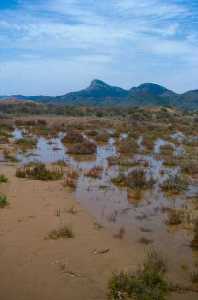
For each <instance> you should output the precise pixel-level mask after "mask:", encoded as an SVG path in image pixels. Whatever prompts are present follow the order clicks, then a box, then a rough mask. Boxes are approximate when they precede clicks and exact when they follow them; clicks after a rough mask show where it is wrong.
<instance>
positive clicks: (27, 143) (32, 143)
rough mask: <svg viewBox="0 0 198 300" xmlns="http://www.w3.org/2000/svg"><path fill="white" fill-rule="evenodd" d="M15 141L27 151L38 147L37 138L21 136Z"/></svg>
mask: <svg viewBox="0 0 198 300" xmlns="http://www.w3.org/2000/svg"><path fill="white" fill-rule="evenodd" d="M15 143H16V145H17V146H18V147H20V148H21V149H22V150H24V151H25V150H29V149H33V148H34V147H36V144H37V141H36V140H35V139H29V138H21V139H19V140H17V141H16V142H15Z"/></svg>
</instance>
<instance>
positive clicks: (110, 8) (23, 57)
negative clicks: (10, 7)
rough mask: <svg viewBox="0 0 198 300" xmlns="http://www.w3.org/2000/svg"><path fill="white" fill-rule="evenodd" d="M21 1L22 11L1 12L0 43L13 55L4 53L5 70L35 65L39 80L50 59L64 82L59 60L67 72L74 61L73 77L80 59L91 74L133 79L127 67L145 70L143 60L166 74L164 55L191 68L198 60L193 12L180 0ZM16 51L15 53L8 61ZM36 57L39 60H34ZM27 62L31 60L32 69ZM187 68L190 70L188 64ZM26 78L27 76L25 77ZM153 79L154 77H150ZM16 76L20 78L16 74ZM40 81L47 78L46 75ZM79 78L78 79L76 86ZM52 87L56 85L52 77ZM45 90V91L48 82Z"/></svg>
mask: <svg viewBox="0 0 198 300" xmlns="http://www.w3.org/2000/svg"><path fill="white" fill-rule="evenodd" d="M22 3H23V5H22V6H21V8H20V9H18V10H17V11H10V12H6V13H4V14H3V15H1V14H0V18H1V19H0V42H1V43H0V48H1V49H2V50H3V49H6V50H7V54H6V55H7V56H8V58H7V62H6V55H5V58H4V57H1V61H5V62H6V65H7V66H9V68H8V67H7V69H6V71H5V72H7V74H11V71H9V70H16V68H17V67H18V68H19V69H20V70H21V69H23V70H24V72H25V74H26V75H27V76H28V74H27V70H29V69H31V72H32V77H35V80H36V78H38V77H37V76H36V74H35V73H36V72H39V70H40V74H43V73H44V74H45V72H44V71H43V70H41V69H42V67H44V66H45V67H46V68H47V64H48V65H49V66H51V67H52V66H53V68H55V70H56V75H57V79H54V82H56V85H57V87H59V88H60V83H59V82H58V80H59V75H58V69H57V66H58V67H59V68H60V69H61V70H60V73H61V72H63V74H65V73H64V72H65V71H62V69H63V68H64V67H67V68H68V66H69V68H70V73H71V74H72V72H73V73H75V76H73V77H72V76H71V77H70V78H73V80H74V81H75V80H76V69H77V64H79V65H83V69H82V72H84V74H85V73H86V72H87V73H89V75H87V78H88V77H89V78H90V79H91V76H93V77H98V76H99V75H100V74H101V76H100V77H102V78H107V79H109V78H110V76H109V74H111V75H112V78H113V77H114V78H115V77H116V76H114V75H113V74H115V72H117V74H120V77H122V80H121V79H120V80H121V81H123V82H124V79H126V81H128V80H127V76H128V75H126V73H127V72H128V70H129V72H130V70H131V71H132V70H133V68H135V69H138V68H139V66H140V65H141V72H142V73H145V74H147V70H146V67H144V65H145V66H148V65H149V64H150V66H151V68H152V62H153V61H155V62H156V63H157V64H158V66H159V68H161V73H163V72H164V74H162V77H164V78H165V77H166V76H168V74H167V72H168V71H169V70H168V71H167V69H163V68H164V61H170V60H171V63H173V65H174V64H175V65H176V63H178V62H179V63H180V65H183V67H184V68H186V66H188V70H190V68H191V67H194V64H197V58H196V57H197V51H198V39H197V32H196V29H195V28H190V27H189V26H187V25H186V24H187V21H188V17H189V16H192V13H193V12H192V11H191V10H190V8H189V7H187V6H184V5H182V4H181V2H180V4H179V2H178V1H170V0H142V1H135V0H109V1H106V0H100V1H95V0H84V1H80V0H67V1H66V0H46V1H44V0H42V1H41V0H40V1H39V2H38V1H36V2H35V1H34V2H32V4H31V5H30V3H29V4H27V1H22ZM9 53H10V55H9ZM12 53H13V55H14V57H12V58H11V61H12V62H9V60H10V56H11V55H12ZM35 58H36V59H35ZM43 58H44V61H43ZM57 58H58V59H57ZM17 60H18V63H17ZM40 60H42V61H40ZM55 61H56V62H57V66H55V63H54V62H55ZM61 61H62V62H63V63H62V64H61V63H60V62H61ZM66 61H67V63H66ZM68 61H70V63H69V64H68ZM72 61H73V62H74V63H73V64H72ZM174 61H175V63H174ZM33 63H35V64H38V65H37V66H33ZM93 64H94V65H95V66H93ZM130 64H132V66H131V68H130ZM91 65H92V66H91ZM20 66H21V67H20ZM25 66H28V67H27V69H26V67H25ZM87 66H89V68H87ZM134 66H135V67H134ZM170 69H171V68H170ZM88 70H89V72H88ZM96 70H98V73H99V74H98V76H97V74H96ZM101 70H102V71H103V74H102V72H100V71H101ZM125 70H126V71H125ZM183 72H184V74H185V69H184V70H183ZM33 74H34V75H33ZM63 74H62V75H63ZM148 74H149V73H148ZM10 76H11V75H10ZM78 76H80V74H78ZM150 76H151V75H150ZM158 76H159V74H158ZM11 77H12V76H11ZM82 77H83V76H82ZM1 78H2V76H1ZM12 78H13V77H12ZM84 78H86V76H85V75H84ZM138 78H145V76H139V77H138ZM19 79H20V78H18V80H19ZM24 80H25V81H26V80H28V79H26V78H25V79H23V80H22V82H24ZM37 80H38V79H37ZM150 80H152V78H151V79H150V78H148V79H147V81H150ZM13 81H16V82H17V76H16V77H15V78H13ZM40 81H41V82H44V76H43V78H41V79H40ZM152 81H153V80H152ZM175 81H176V79H175ZM49 82H50V78H49ZM61 82H62V81H61ZM45 84H46V85H47V83H45V82H44V86H45ZM75 84H76V83H75V82H73V84H71V86H75ZM131 84H132V83H131ZM31 85H32V83H31ZM26 86H28V85H27V84H26ZM48 87H50V89H51V85H50V83H49V84H48ZM63 88H64V87H63ZM54 89H55V90H57V88H55V87H54ZM43 90H44V91H46V89H45V88H44V87H43ZM61 91H62V89H60V92H61ZM53 94H54V93H53Z"/></svg>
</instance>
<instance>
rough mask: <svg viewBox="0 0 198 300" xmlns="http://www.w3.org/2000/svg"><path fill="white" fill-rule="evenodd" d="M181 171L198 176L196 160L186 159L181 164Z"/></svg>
mask: <svg viewBox="0 0 198 300" xmlns="http://www.w3.org/2000/svg"><path fill="white" fill-rule="evenodd" d="M181 171H182V172H183V173H185V174H188V175H190V176H196V175H197V174H198V164H197V160H196V159H186V160H184V161H183V162H181Z"/></svg>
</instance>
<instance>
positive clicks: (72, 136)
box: [62, 130, 84, 144]
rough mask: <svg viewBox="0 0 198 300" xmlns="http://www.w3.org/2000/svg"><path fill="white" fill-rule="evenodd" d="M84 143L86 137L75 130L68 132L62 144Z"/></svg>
mask: <svg viewBox="0 0 198 300" xmlns="http://www.w3.org/2000/svg"><path fill="white" fill-rule="evenodd" d="M83 141H84V137H83V135H82V134H81V133H79V132H78V131H75V130H68V131H67V133H66V135H65V136H64V138H63V139H62V142H63V143H64V144H76V143H82V142H83Z"/></svg>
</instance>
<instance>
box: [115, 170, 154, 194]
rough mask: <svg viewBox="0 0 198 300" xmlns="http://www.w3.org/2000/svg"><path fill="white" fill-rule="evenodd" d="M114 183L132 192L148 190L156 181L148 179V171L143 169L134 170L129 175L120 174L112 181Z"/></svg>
mask: <svg viewBox="0 0 198 300" xmlns="http://www.w3.org/2000/svg"><path fill="white" fill-rule="evenodd" d="M112 182H113V183H114V184H115V185H117V186H120V187H128V188H130V189H132V190H146V189H149V188H152V187H153V185H154V184H155V180H154V179H153V178H152V177H150V178H147V176H146V171H145V170H143V169H141V168H137V169H134V170H132V171H131V172H129V173H128V174H127V175H125V174H124V173H122V172H120V173H119V174H118V176H117V177H115V178H113V179H112Z"/></svg>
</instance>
